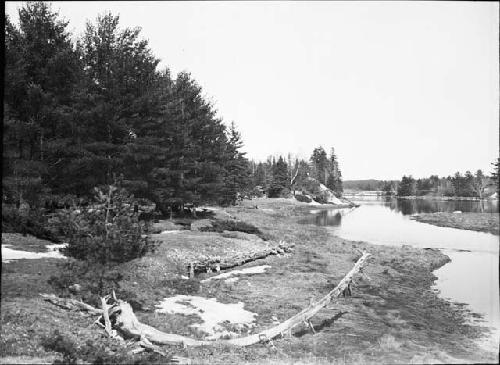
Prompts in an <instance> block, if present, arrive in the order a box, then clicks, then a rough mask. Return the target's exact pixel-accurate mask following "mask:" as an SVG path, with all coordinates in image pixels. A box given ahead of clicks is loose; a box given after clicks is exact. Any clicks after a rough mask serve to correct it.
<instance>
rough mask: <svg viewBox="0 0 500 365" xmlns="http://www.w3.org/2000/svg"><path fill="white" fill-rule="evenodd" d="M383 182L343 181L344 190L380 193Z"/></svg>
mask: <svg viewBox="0 0 500 365" xmlns="http://www.w3.org/2000/svg"><path fill="white" fill-rule="evenodd" d="M385 183H386V181H385V180H375V179H368V180H345V181H344V189H346V190H362V191H377V190H378V191H380V190H382V189H383V187H384V185H385Z"/></svg>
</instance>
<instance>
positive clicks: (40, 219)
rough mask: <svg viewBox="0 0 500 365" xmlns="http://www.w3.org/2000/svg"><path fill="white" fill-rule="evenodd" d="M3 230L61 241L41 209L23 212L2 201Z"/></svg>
mask: <svg viewBox="0 0 500 365" xmlns="http://www.w3.org/2000/svg"><path fill="white" fill-rule="evenodd" d="M2 232H5V233H22V234H23V235H26V234H30V235H32V236H35V237H38V238H40V239H45V240H49V241H53V242H59V239H58V237H57V236H56V235H55V234H54V233H53V232H52V231H51V230H50V229H49V228H48V221H47V218H46V217H45V216H44V213H43V211H42V210H40V209H36V210H33V209H30V210H29V211H28V212H27V213H26V214H21V213H20V212H19V209H17V208H16V207H15V206H14V205H11V204H4V203H2Z"/></svg>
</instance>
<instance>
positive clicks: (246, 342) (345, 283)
mask: <svg viewBox="0 0 500 365" xmlns="http://www.w3.org/2000/svg"><path fill="white" fill-rule="evenodd" d="M369 256H370V254H369V253H366V252H365V253H363V255H362V256H361V258H360V259H359V260H358V261H357V262H356V264H355V265H354V267H353V268H352V269H351V271H349V273H347V275H346V276H345V277H344V278H343V279H342V280H341V281H340V283H339V284H338V285H337V286H336V287H335V288H334V289H333V290H331V291H330V292H329V293H328V294H326V295H325V296H324V297H323V298H321V299H320V300H319V301H317V302H312V303H311V304H310V305H309V306H308V307H307V308H305V309H304V310H302V311H301V312H300V313H298V314H296V315H294V316H293V317H291V318H289V319H288V320H286V321H284V322H282V323H280V324H279V325H277V326H274V327H271V328H270V329H267V330H265V331H262V332H260V333H256V334H254V335H250V336H247V337H241V338H234V339H229V340H217V341H206V340H205V341H203V340H194V339H192V338H189V337H184V336H180V335H176V334H171V333H165V332H162V331H159V330H157V329H156V328H154V327H151V326H149V325H147V324H144V323H141V322H139V320H138V319H137V317H136V316H135V314H134V312H133V310H132V307H131V306H130V304H128V303H126V302H124V301H121V300H118V301H117V302H116V303H115V305H116V306H118V307H119V308H120V310H117V311H115V312H114V313H115V316H116V317H115V321H116V322H115V327H116V328H117V330H119V331H120V332H122V333H123V334H124V335H125V337H134V338H141V336H144V337H145V338H146V339H148V340H149V341H151V342H152V343H155V344H159V345H175V344H182V345H184V346H206V345H213V344H215V343H218V344H221V343H223V344H229V345H235V346H251V345H254V344H256V343H259V342H260V343H262V342H264V343H265V342H268V341H270V340H272V339H273V338H275V337H277V336H279V335H281V336H283V334H285V333H288V332H290V331H291V330H292V328H294V327H295V326H297V325H299V324H301V323H306V324H308V325H309V326H311V324H310V319H311V318H312V317H313V316H314V315H315V314H316V313H318V312H319V311H320V310H321V309H322V308H324V307H326V306H327V305H328V304H329V303H330V302H331V300H332V299H333V298H336V297H338V296H340V295H341V294H342V293H343V292H344V291H345V290H346V289H347V288H348V287H349V285H350V284H351V282H352V280H353V277H354V275H355V274H357V273H358V272H359V271H360V270H361V268H362V266H363V265H364V264H365V262H366V260H367V259H368V257H369ZM311 327H312V326H311Z"/></svg>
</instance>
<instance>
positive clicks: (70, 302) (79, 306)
mask: <svg viewBox="0 0 500 365" xmlns="http://www.w3.org/2000/svg"><path fill="white" fill-rule="evenodd" d="M40 296H41V297H42V298H43V299H44V300H46V301H47V302H49V303H52V304H54V305H57V306H58V307H61V308H64V309H69V310H78V311H86V312H89V313H90V314H102V310H101V309H98V308H94V307H92V306H91V305H89V304H87V303H84V302H81V301H79V300H76V299H71V298H59V297H56V296H55V295H54V294H40Z"/></svg>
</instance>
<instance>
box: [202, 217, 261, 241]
mask: <svg viewBox="0 0 500 365" xmlns="http://www.w3.org/2000/svg"><path fill="white" fill-rule="evenodd" d="M211 224H212V226H211V227H200V231H205V232H206V231H208V232H218V233H222V232H224V231H239V232H244V233H249V234H255V235H257V236H259V237H260V238H262V239H263V240H264V241H267V240H268V239H269V236H268V235H266V234H265V233H263V232H262V231H261V230H260V229H259V228H257V227H255V226H254V225H252V224H249V223H246V222H243V221H236V220H229V219H227V220H214V221H211Z"/></svg>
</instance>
